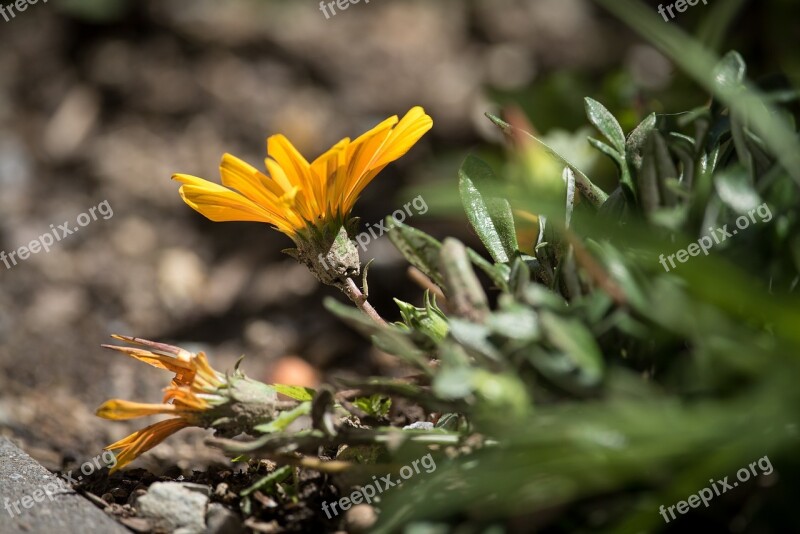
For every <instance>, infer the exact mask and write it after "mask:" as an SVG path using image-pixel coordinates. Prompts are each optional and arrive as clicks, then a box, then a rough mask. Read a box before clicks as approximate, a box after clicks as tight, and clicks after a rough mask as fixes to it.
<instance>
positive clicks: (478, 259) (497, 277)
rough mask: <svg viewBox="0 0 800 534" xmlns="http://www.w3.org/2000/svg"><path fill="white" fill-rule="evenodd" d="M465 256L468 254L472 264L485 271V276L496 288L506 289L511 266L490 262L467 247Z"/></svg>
mask: <svg viewBox="0 0 800 534" xmlns="http://www.w3.org/2000/svg"><path fill="white" fill-rule="evenodd" d="M467 256H469V260H470V261H471V262H472V264H473V265H475V266H476V267H477V268H479V269H480V270H481V271H483V272H484V273H486V276H488V277H489V278H490V279H491V280H492V282H494V283H495V284H496V285H497V287H498V288H500V289H501V290H503V291H508V280H509V275H510V273H511V268H510V267H509V266H508V264H506V263H497V264H491V263H489V262H488V261H486V260H485V259H483V256H481V255H480V254H478V253H477V252H475V251H474V250H472V249H471V248H468V249H467Z"/></svg>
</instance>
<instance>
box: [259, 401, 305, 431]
mask: <svg viewBox="0 0 800 534" xmlns="http://www.w3.org/2000/svg"><path fill="white" fill-rule="evenodd" d="M309 413H311V403H310V402H304V403H302V404H300V405H299V406H297V407H295V408H293V409H291V410H286V411H283V412H281V413H280V415H278V417H276V418H275V419H273V420H272V421H270V422H269V423H265V424H263V425H257V426H256V427H254V430H256V431H257V432H261V433H262V434H272V433H273V432H283V431H284V430H286V428H287V427H288V426H289V425H290V424H292V423H293V422H294V421H295V420H297V418H298V417H300V416H303V415H308V414H309Z"/></svg>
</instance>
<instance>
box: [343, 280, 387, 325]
mask: <svg viewBox="0 0 800 534" xmlns="http://www.w3.org/2000/svg"><path fill="white" fill-rule="evenodd" d="M340 289H341V290H342V291H343V292H344V294H345V295H347V297H348V298H349V299H350V300H352V301H353V303H354V304H355V305H356V306H358V309H359V310H361V311H362V312H364V313H366V314H367V316H368V317H369V318H370V319H372V320H373V321H375V322H376V323H378V324H379V325H381V326H387V323H386V321H384V320H383V317H381V316H380V314H378V312H377V311H376V310H375V308H373V307H372V304H370V303H369V302H368V301H367V297H365V296H364V294H363V293H362V292H361V289H359V288H358V286H357V285H356V283H355V282H354V281H353V279H352V278H347V279H346V280H345V283H344V284H343V285H342V286H341V288H340Z"/></svg>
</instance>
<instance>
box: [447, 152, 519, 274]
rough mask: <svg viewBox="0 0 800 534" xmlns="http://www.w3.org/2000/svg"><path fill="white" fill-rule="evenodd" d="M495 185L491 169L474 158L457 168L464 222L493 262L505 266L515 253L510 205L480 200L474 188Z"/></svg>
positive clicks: (497, 200) (493, 200) (495, 199)
mask: <svg viewBox="0 0 800 534" xmlns="http://www.w3.org/2000/svg"><path fill="white" fill-rule="evenodd" d="M496 181H497V179H496V178H495V176H494V173H493V172H492V169H491V167H489V166H488V165H487V164H486V163H485V162H484V161H482V160H480V159H478V158H476V157H474V156H468V157H467V159H466V160H465V161H464V163H463V164H462V165H461V170H460V171H459V191H460V192H461V201H462V202H463V204H464V210H465V211H466V213H467V218H468V219H469V222H470V223H471V224H472V227H473V228H475V231H476V232H477V233H478V237H480V238H481V241H482V242H483V244H484V246H486V249H487V250H488V251H489V254H491V255H492V258H493V259H494V261H496V262H499V263H507V262H509V261H510V260H511V258H513V257H514V255H515V254H516V252H517V250H518V249H519V245H518V244H517V233H516V229H515V228H514V216H513V214H512V213H511V205H510V204H509V202H508V200H505V199H499V198H487V199H484V197H483V195H482V194H481V192H480V191H479V190H478V187H477V185H476V183H490V182H496Z"/></svg>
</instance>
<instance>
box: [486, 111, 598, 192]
mask: <svg viewBox="0 0 800 534" xmlns="http://www.w3.org/2000/svg"><path fill="white" fill-rule="evenodd" d="M486 117H487V118H488V119H489V120H490V121H492V122H493V123H494V124H495V125H496V126H498V127H499V128H500V129H501V130H503V132H505V133H506V134H507V135H516V134H520V135H524V136H525V137H527V138H528V139H530V140H531V141H533V142H535V143H536V144H538V145H540V146H541V147H542V148H544V149H545V150H546V151H547V153H548V154H550V155H551V156H553V157H554V158H556V159H558V160H560V161H561V162H562V163H563V164H564V165H566V166H568V167H569V168H570V169H572V172H574V173H575V174H576V185H577V187H578V189H579V190H580V192H581V193H582V194H583V196H585V197H586V199H587V200H589V202H591V203H592V205H593V206H598V207H599V206H601V205H602V204H603V202H605V201H606V199H607V198H608V195H607V194H606V192H605V191H603V190H602V189H600V188H599V187H598V186H596V185H595V184H593V183H592V181H591V180H589V177H588V176H586V174H584V172H583V171H581V170H580V169H579V168H578V167H577V166H576V165H575V164H574V163H573V162H571V161H570V160H568V159H567V158H565V157H564V156H562V155H561V154H560V153H559V152H558V151H556V150H555V149H553V148H552V147H551V146H550V145H548V144H547V143H545V142H544V141H542V140H541V139H539V138H538V137H536V136H535V135H533V134H531V133H530V132H526V131H525V130H522V129H520V128H516V127H514V126H512V125H510V124H509V123H507V122H506V121H504V120H502V119H501V118H499V117H496V116H494V115H492V114H491V113H487V114H486Z"/></svg>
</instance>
